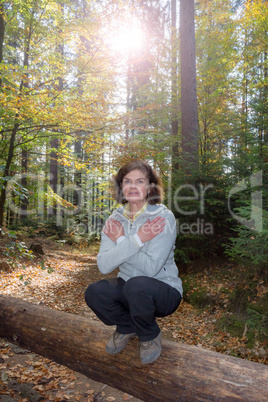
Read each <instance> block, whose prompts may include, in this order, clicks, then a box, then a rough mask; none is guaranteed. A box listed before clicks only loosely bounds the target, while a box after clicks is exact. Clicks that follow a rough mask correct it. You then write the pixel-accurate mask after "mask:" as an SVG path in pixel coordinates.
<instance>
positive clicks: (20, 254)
mask: <svg viewBox="0 0 268 402" xmlns="http://www.w3.org/2000/svg"><path fill="white" fill-rule="evenodd" d="M0 233H1V234H2V236H5V238H6V240H7V243H6V245H5V251H4V252H3V254H4V255H5V256H6V257H7V258H8V263H9V265H10V266H11V267H13V268H16V267H18V265H19V264H20V263H21V261H22V259H24V258H27V259H30V260H33V259H34V254H33V252H32V251H31V250H29V249H28V248H27V246H26V244H25V243H24V242H22V241H19V240H18V239H17V236H16V233H15V232H12V231H10V232H4V230H3V229H2V228H0ZM22 268H25V265H24V264H22ZM19 278H20V280H23V279H24V275H20V277H19ZM29 283H31V278H27V279H26V280H25V282H24V284H25V285H29Z"/></svg>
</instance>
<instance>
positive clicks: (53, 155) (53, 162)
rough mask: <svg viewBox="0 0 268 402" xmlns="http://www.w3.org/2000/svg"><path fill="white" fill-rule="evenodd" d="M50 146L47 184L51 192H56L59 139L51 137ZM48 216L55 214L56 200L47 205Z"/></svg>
mask: <svg viewBox="0 0 268 402" xmlns="http://www.w3.org/2000/svg"><path fill="white" fill-rule="evenodd" d="M50 147H51V148H52V151H51V152H50V165H49V167H50V179H49V184H50V187H51V189H52V191H53V193H55V194H57V192H58V153H57V150H58V147H59V140H58V138H57V137H55V138H53V140H52V141H51V142H50ZM48 214H49V216H50V217H53V216H56V215H57V203H56V201H54V200H53V201H52V205H50V206H49V213H48Z"/></svg>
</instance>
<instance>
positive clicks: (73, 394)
mask: <svg viewBox="0 0 268 402" xmlns="http://www.w3.org/2000/svg"><path fill="white" fill-rule="evenodd" d="M43 247H44V248H45V257H44V258H43V259H42V258H36V259H34V261H31V262H27V264H25V268H24V269H22V268H20V267H18V268H17V269H15V270H14V271H12V272H7V273H2V275H1V279H0V288H1V293H2V294H5V295H10V296H13V297H17V298H20V299H23V300H27V301H29V302H32V303H36V304H41V305H43V306H45V307H48V308H52V309H56V310H61V311H66V312H69V313H73V314H78V315H82V316H85V317H88V319H90V320H97V317H96V316H95V314H94V313H93V312H92V311H91V310H90V309H89V308H88V307H87V306H86V304H85V302H84V292H85V290H86V288H87V286H88V284H89V283H91V282H94V281H97V280H99V279H101V278H103V275H102V274H101V273H100V272H99V271H98V268H97V264H96V253H97V250H96V248H94V247H92V250H91V254H88V252H87V253H85V251H81V250H79V249H76V248H74V247H68V246H65V245H64V246H62V247H61V246H58V247H57V248H55V247H53V244H49V243H46V242H44V244H43ZM42 260H43V262H42ZM42 267H43V269H42ZM44 267H45V269H44ZM51 270H53V272H51V273H48V271H51ZM21 275H23V277H24V279H23V280H20V279H19V278H20V276H21ZM115 275H116V274H115V272H113V273H111V274H109V275H108V276H111V277H112V276H115ZM106 277H107V276H106ZM27 278H29V279H30V284H29V285H27V286H26V285H25V284H24V281H25V279H26V280H27ZM213 284H214V286H215V281H213ZM209 285H210V284H209V283H208V286H209ZM221 314H222V311H221V309H220V308H215V309H213V312H212V311H211V309H209V310H205V311H199V310H197V309H195V308H193V307H192V306H191V305H190V304H189V303H187V302H185V301H183V302H182V303H181V305H180V306H179V308H178V310H177V311H176V312H175V313H174V314H172V315H171V316H169V317H165V318H161V319H159V321H158V322H159V325H160V327H161V330H162V333H163V337H164V338H166V339H170V340H173V341H178V342H185V343H188V344H193V345H197V346H199V347H205V348H208V349H211V350H215V351H219V352H222V353H228V354H229V353H232V351H233V350H235V351H236V352H238V353H240V354H241V355H245V356H246V355H247V349H246V348H245V345H244V343H243V342H242V341H241V340H239V339H238V338H232V337H230V334H228V333H227V334H226V333H223V332H219V331H217V330H215V322H216V321H217V319H218V318H220V316H221ZM63 330H64V328H63ZM0 353H1V355H0V370H1V371H0V399H1V400H3V401H5V402H11V401H21V402H26V401H28V400H29V401H30V400H36V401H37V400H41V399H38V398H39V397H40V398H41V397H42V396H43V397H44V398H45V399H43V400H47V401H81V402H89V401H124V400H131V401H139V400H138V399H136V398H134V397H132V396H131V395H128V394H126V393H123V392H120V391H118V390H116V389H113V388H111V387H108V386H106V385H104V384H101V383H97V382H96V381H93V380H91V379H89V378H87V377H85V376H83V375H81V374H79V373H77V372H73V371H72V370H70V369H67V368H66V367H64V366H60V365H58V364H56V363H54V362H52V361H50V360H48V359H45V358H43V357H41V356H38V355H36V354H33V353H31V352H28V351H25V350H23V349H21V348H18V347H16V346H15V345H12V344H10V343H9V342H6V341H5V340H1V341H0Z"/></svg>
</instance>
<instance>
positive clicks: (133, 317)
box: [85, 276, 181, 342]
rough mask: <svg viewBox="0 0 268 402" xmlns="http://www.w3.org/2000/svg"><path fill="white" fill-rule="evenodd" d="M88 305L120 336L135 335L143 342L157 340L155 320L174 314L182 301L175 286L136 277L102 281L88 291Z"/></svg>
mask: <svg viewBox="0 0 268 402" xmlns="http://www.w3.org/2000/svg"><path fill="white" fill-rule="evenodd" d="M85 300H86V303H87V305H88V306H89V307H90V308H91V309H92V310H93V311H94V313H95V314H96V315H97V317H98V318H99V319H100V320H101V321H102V322H103V323H104V324H106V325H116V327H117V328H116V329H117V331H118V332H119V333H121V334H129V333H132V332H135V333H136V334H137V336H138V337H139V338H140V340H141V341H142V342H144V341H150V340H152V339H154V338H155V337H157V335H158V334H159V332H160V329H159V327H158V325H157V323H156V317H165V316H167V315H170V314H172V313H173V312H174V311H175V310H176V309H177V308H178V306H179V304H180V301H181V295H180V293H179V292H178V291H177V290H176V289H174V288H173V287H171V286H169V285H167V284H166V283H164V282H161V281H159V280H157V279H154V278H149V277H147V276H137V277H134V278H131V279H129V280H128V281H127V282H125V281H124V280H123V279H122V278H112V279H103V280H100V281H98V282H94V283H92V284H90V285H89V286H88V288H87V290H86V292H85Z"/></svg>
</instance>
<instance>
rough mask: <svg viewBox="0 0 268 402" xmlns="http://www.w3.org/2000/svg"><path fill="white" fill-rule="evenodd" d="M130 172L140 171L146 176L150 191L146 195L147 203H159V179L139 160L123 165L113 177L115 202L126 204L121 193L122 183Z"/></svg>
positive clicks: (160, 199)
mask: <svg viewBox="0 0 268 402" xmlns="http://www.w3.org/2000/svg"><path fill="white" fill-rule="evenodd" d="M132 170H140V171H141V172H143V173H145V174H146V176H147V178H148V180H149V185H150V187H149V188H150V190H149V192H148V195H147V202H148V203H149V204H151V205H154V204H159V203H161V201H162V197H163V189H162V183H161V179H160V177H159V176H158V174H157V173H156V172H155V171H154V170H153V169H152V168H151V166H150V165H149V164H148V163H147V162H145V161H140V160H137V161H130V162H127V163H125V164H124V165H123V166H122V167H121V168H120V169H119V170H118V172H117V174H116V175H115V176H114V177H113V185H114V198H115V200H116V201H117V202H119V203H120V204H126V203H127V201H126V200H125V199H124V196H123V192H122V182H123V178H124V177H125V176H126V175H127V174H128V173H129V172H131V171H132Z"/></svg>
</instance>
